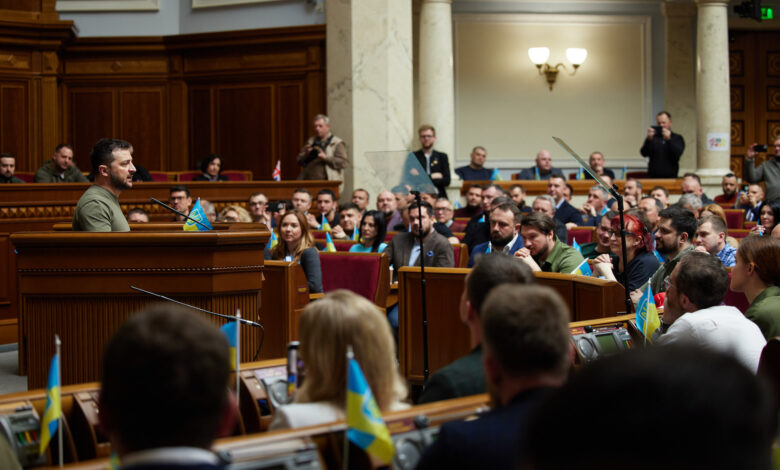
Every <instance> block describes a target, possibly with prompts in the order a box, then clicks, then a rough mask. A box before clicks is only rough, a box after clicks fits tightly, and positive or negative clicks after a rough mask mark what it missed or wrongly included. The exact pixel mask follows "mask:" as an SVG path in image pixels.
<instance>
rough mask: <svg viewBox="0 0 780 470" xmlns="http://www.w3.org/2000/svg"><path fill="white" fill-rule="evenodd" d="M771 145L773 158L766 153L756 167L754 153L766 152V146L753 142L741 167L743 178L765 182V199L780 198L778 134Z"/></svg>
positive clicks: (779, 148) (752, 181)
mask: <svg viewBox="0 0 780 470" xmlns="http://www.w3.org/2000/svg"><path fill="white" fill-rule="evenodd" d="M773 147H774V148H775V156H774V158H769V155H767V159H766V161H765V162H764V163H763V164H762V165H761V166H759V167H758V168H756V155H758V153H759V152H761V151H763V152H766V151H767V148H766V146H761V145H758V144H757V143H753V145H751V146H750V147H749V148H748V151H747V154H746V155H745V166H744V168H743V170H744V172H745V180H747V181H749V182H751V183H759V182H761V181H763V182H764V183H766V200H767V201H774V200H775V199H780V136H778V137H777V138H775V142H774V144H773Z"/></svg>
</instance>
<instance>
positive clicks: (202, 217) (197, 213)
mask: <svg viewBox="0 0 780 470" xmlns="http://www.w3.org/2000/svg"><path fill="white" fill-rule="evenodd" d="M189 216H190V217H192V218H193V219H195V220H197V221H198V222H200V224H196V223H195V222H193V221H191V220H190V219H187V222H185V224H184V230H187V231H188V232H205V231H207V230H212V227H211V222H209V218H208V217H206V213H205V212H204V211H203V207H201V205H200V198H198V200H197V201H195V204H194V205H193V206H192V210H191V211H190V214H189ZM201 224H203V225H205V226H206V227H208V228H206V227H204V226H203V225H201Z"/></svg>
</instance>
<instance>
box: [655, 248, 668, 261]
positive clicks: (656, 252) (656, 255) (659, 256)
mask: <svg viewBox="0 0 780 470" xmlns="http://www.w3.org/2000/svg"><path fill="white" fill-rule="evenodd" d="M653 254H654V255H655V259H657V260H658V262H659V263H661V264H664V263H666V259H664V257H663V256H661V253H659V252H658V250H653Z"/></svg>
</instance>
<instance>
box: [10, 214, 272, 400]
mask: <svg viewBox="0 0 780 470" xmlns="http://www.w3.org/2000/svg"><path fill="white" fill-rule="evenodd" d="M133 225H134V226H135V225H136V224H133ZM140 225H143V224H140ZM174 227H175V225H174ZM269 237H270V232H269V231H268V229H267V228H266V226H265V225H264V224H217V225H216V226H215V230H213V231H210V232H185V231H183V230H181V229H180V228H178V229H176V228H174V229H172V230H168V231H148V230H136V231H131V232H122V233H88V232H68V231H58V232H21V233H16V234H14V235H12V236H11V242H12V244H13V245H14V247H15V249H16V252H17V254H16V265H17V269H18V280H19V281H18V283H19V302H20V309H19V369H20V374H22V375H24V373H25V372H26V373H27V376H28V378H27V383H28V388H30V389H35V388H40V387H44V386H45V385H46V377H47V373H48V368H49V364H50V361H51V357H52V356H53V354H54V335H55V334H58V335H59V336H60V338H61V340H62V354H61V364H62V375H61V377H62V384H63V385H67V384H74V383H83V382H88V381H93V380H96V379H97V378H98V377H99V375H100V368H101V363H102V353H103V348H104V347H105V345H106V342H107V341H108V339H109V338H110V337H111V334H112V333H113V332H114V331H115V330H116V329H117V328H118V326H119V325H120V324H121V322H122V321H123V320H125V319H126V318H128V317H129V316H130V315H131V314H132V313H133V312H137V311H138V310H140V309H142V308H143V307H145V306H147V305H149V304H151V303H154V302H159V300H157V299H155V298H154V297H152V296H149V295H148V294H144V293H141V292H138V291H136V290H133V289H132V288H131V286H135V287H139V288H142V289H146V290H149V291H152V292H156V293H159V294H162V295H165V296H168V297H172V298H175V299H176V300H179V301H182V302H185V303H187V304H190V305H194V306H196V307H199V308H203V309H206V310H209V311H212V312H218V313H223V314H231V315H232V314H235V312H236V310H237V309H240V310H241V313H242V316H243V317H244V318H245V319H247V320H251V321H258V320H259V318H258V316H259V308H260V292H261V288H262V282H263V278H262V268H263V261H264V260H263V248H264V247H265V244H266V242H267V241H268V239H269ZM199 315H207V314H205V313H199ZM210 320H211V321H214V322H215V323H217V324H222V323H225V322H226V320H224V319H218V318H216V317H213V318H210ZM258 330H259V329H258V328H254V327H250V326H245V327H242V329H241V331H242V332H241V343H242V345H244V346H245V347H244V348H242V360H243V361H250V360H252V359H253V357H254V353H255V350H256V349H257V347H258V345H259V344H260V340H261V332H260V331H258ZM264 352H268V351H264ZM273 357H278V355H276V356H273Z"/></svg>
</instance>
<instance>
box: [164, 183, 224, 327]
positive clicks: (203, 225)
mask: <svg viewBox="0 0 780 470" xmlns="http://www.w3.org/2000/svg"><path fill="white" fill-rule="evenodd" d="M149 199H151V200H152V202H153V203H155V204H157V205H160V206H163V207H164V208H166V209H168V210H169V211H171V212H173V213H174V214H178V215H180V216H182V217H185V218H187V219H189V220H191V221H193V222H195V223H196V224H198V225H200V226H201V227H203V228H205V229H206V230H211V229H210V228H209V227H208V225H206V224H204V223H202V222H201V221H199V220H195V219H193V218H192V217H190V216H188V215H187V214H185V213H184V212H179V211H177V210H176V209H174V208H173V207H171V206H169V205H168V204H166V203H164V202H162V201H159V200H157V199H155V198H153V197H150V198H149ZM209 313H213V312H209Z"/></svg>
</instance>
